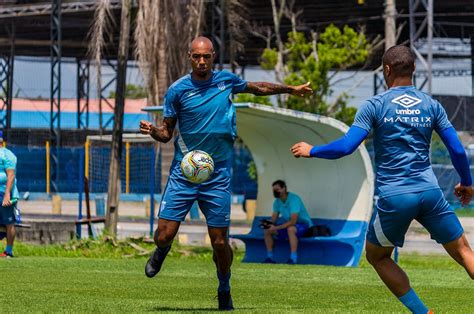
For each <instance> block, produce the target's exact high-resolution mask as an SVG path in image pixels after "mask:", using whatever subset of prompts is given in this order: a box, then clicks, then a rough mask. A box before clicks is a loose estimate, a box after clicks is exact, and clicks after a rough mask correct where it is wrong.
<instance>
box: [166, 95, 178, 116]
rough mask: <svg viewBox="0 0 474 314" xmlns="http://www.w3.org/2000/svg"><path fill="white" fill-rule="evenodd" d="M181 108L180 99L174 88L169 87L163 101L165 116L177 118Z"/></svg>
mask: <svg viewBox="0 0 474 314" xmlns="http://www.w3.org/2000/svg"><path fill="white" fill-rule="evenodd" d="M178 108H179V99H178V97H177V95H176V91H175V90H174V88H169V89H168V91H167V92H166V95H165V99H164V103H163V117H164V118H175V117H176V116H177V112H178Z"/></svg>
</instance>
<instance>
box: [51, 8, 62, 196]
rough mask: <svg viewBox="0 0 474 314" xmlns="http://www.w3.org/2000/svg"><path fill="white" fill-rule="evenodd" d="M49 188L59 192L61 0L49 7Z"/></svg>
mask: <svg viewBox="0 0 474 314" xmlns="http://www.w3.org/2000/svg"><path fill="white" fill-rule="evenodd" d="M50 84H51V85H50V92H51V95H50V103H51V113H50V141H51V151H50V152H51V153H50V154H51V163H52V165H51V170H52V171H54V173H51V179H52V180H51V183H52V184H51V186H52V188H53V192H59V169H60V167H59V162H60V158H59V152H60V145H61V138H60V130H61V0H52V7H51V82H50Z"/></svg>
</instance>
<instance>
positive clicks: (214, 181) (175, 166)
mask: <svg viewBox="0 0 474 314" xmlns="http://www.w3.org/2000/svg"><path fill="white" fill-rule="evenodd" d="M231 169H232V161H231V160H229V161H225V162H221V163H216V164H215V166H214V173H213V174H212V175H211V177H210V178H209V180H207V181H206V182H203V183H200V184H196V183H192V182H189V181H188V180H186V178H185V177H184V175H183V173H182V172H181V167H180V162H179V161H176V160H174V161H173V163H172V164H171V167H170V176H169V178H168V183H167V184H166V188H165V191H164V193H163V198H162V199H161V205H160V212H159V215H158V217H159V218H163V219H167V220H173V221H184V219H185V218H186V215H187V214H188V212H189V210H190V209H191V207H192V206H193V203H194V202H195V201H198V205H199V208H200V209H201V211H202V213H203V214H204V216H205V217H206V221H207V225H208V226H210V227H228V226H229V225H230V206H231V189H230V180H231Z"/></svg>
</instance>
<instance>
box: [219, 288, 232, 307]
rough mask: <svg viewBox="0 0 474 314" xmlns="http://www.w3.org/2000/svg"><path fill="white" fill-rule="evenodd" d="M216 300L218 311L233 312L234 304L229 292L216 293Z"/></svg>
mask: <svg viewBox="0 0 474 314" xmlns="http://www.w3.org/2000/svg"><path fill="white" fill-rule="evenodd" d="M217 300H218V301H219V311H233V310H234V304H233V303H232V296H231V295H230V291H224V292H218V293H217Z"/></svg>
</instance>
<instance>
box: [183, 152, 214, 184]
mask: <svg viewBox="0 0 474 314" xmlns="http://www.w3.org/2000/svg"><path fill="white" fill-rule="evenodd" d="M181 172H182V173H183V175H184V176H185V177H186V179H188V181H189V182H192V183H202V182H205V181H206V180H208V179H209V178H210V177H211V175H212V173H213V172H214V160H212V157H211V156H210V155H209V154H208V153H206V152H204V151H202V150H193V151H190V152H189V153H187V154H186V155H184V157H183V160H182V161H181Z"/></svg>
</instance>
